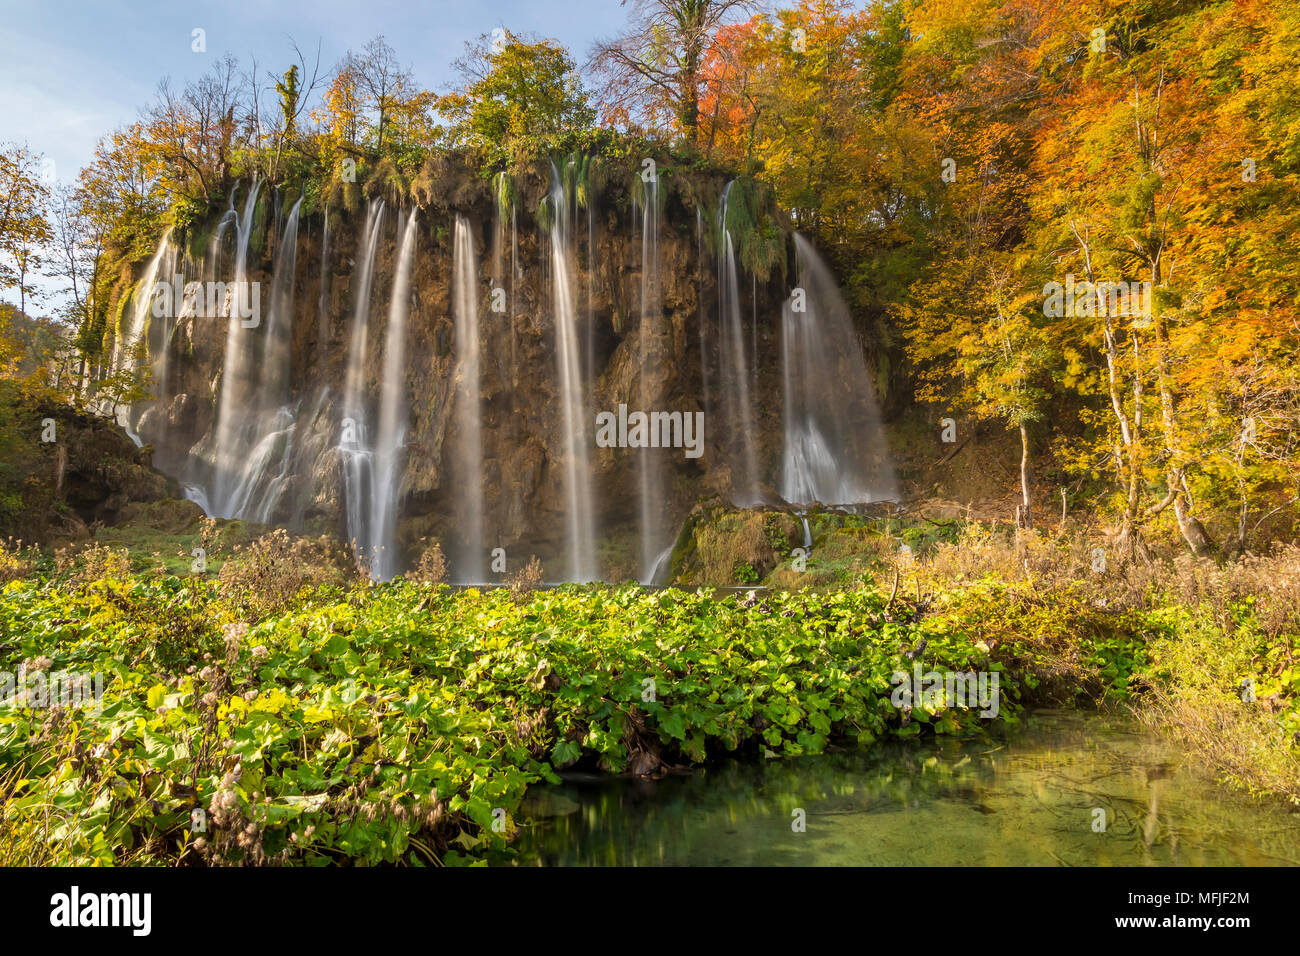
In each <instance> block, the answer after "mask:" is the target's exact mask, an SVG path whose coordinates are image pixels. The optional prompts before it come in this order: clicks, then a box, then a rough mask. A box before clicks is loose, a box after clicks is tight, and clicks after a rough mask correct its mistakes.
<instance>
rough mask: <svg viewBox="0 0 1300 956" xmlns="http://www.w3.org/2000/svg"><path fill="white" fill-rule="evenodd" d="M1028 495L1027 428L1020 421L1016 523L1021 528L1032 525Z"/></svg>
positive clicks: (1032, 518)
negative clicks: (1018, 502)
mask: <svg viewBox="0 0 1300 956" xmlns="http://www.w3.org/2000/svg"><path fill="white" fill-rule="evenodd" d="M1030 505H1031V502H1030V497H1029V428H1028V427H1027V426H1026V425H1025V423H1024V422H1021V423H1020V512H1019V516H1018V520H1017V522H1016V523H1017V524H1018V525H1019V526H1020V527H1022V528H1032V527H1033V526H1034V516H1033V511H1032V509H1031V506H1030Z"/></svg>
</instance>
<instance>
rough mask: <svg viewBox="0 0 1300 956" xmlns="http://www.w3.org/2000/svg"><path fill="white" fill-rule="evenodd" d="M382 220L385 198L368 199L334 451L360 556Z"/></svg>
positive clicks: (367, 496)
mask: <svg viewBox="0 0 1300 956" xmlns="http://www.w3.org/2000/svg"><path fill="white" fill-rule="evenodd" d="M383 219H384V203H383V200H379V199H375V200H371V202H370V207H369V209H368V210H367V211H366V230H365V233H364V234H363V235H364V237H365V245H364V246H363V248H362V252H361V258H360V261H359V262H357V264H356V265H355V266H354V270H356V271H357V278H356V293H357V295H356V302H355V305H354V309H353V313H352V335H351V342H350V345H349V348H348V366H347V373H346V375H345V378H344V387H343V389H344V390H343V420H342V423H341V426H340V430H339V431H340V433H339V444H338V453H339V457H340V458H341V460H342V467H343V499H344V508H345V511H346V513H347V525H348V530H347V533H348V538H349V539H350V540H351V542H352V547H353V548H354V549H355V550H356V551H357V553H358V554H361V553H368V550H367V549H368V548H369V546H370V532H369V522H368V519H369V513H368V511H367V509H366V504H367V503H368V502H369V501H370V500H371V489H370V479H371V461H372V455H371V451H370V446H369V445H368V444H367V435H366V409H365V399H364V396H363V395H362V385H363V378H364V374H365V366H366V342H367V340H368V338H369V334H370V284H371V282H372V280H373V279H374V272H375V249H376V248H377V246H378V244H379V227H380V225H381V224H382V223H383Z"/></svg>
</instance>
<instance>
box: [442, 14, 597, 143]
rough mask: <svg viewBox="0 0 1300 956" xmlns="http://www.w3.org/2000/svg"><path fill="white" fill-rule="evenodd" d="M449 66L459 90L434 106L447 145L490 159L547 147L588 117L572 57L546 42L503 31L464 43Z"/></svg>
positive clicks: (587, 121) (591, 116)
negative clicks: (447, 124)
mask: <svg viewBox="0 0 1300 956" xmlns="http://www.w3.org/2000/svg"><path fill="white" fill-rule="evenodd" d="M455 66H456V69H457V71H458V72H459V73H460V75H461V84H460V87H459V89H457V90H456V91H455V92H453V93H451V94H449V95H448V96H445V97H443V98H442V99H441V100H440V101H439V104H438V108H439V111H440V112H441V113H442V114H443V115H444V116H446V117H447V118H448V119H449V120H450V121H451V122H452V128H451V135H452V142H453V143H455V144H457V145H464V146H470V147H473V148H475V149H477V150H479V151H480V152H482V153H483V154H484V155H485V156H487V157H488V159H489V160H490V161H493V162H496V161H500V160H502V159H508V158H517V157H519V156H522V155H526V154H528V153H531V152H535V151H536V150H538V149H546V148H549V147H552V146H554V145H555V144H557V143H558V142H559V140H560V139H561V138H562V137H563V136H564V135H565V134H568V133H573V132H577V131H580V130H584V129H587V128H589V127H590V126H591V124H592V122H593V120H594V118H595V113H594V111H593V110H592V108H591V106H590V104H589V103H588V101H587V94H586V92H585V91H584V90H583V88H582V83H581V80H580V79H579V77H578V75H577V72H576V69H575V66H574V62H573V59H572V58H571V57H570V56H569V54H568V52H567V51H566V50H565V49H564V48H563V47H562V46H560V45H559V44H558V43H556V42H555V41H553V40H543V39H539V38H536V37H532V38H524V37H520V36H517V35H515V34H513V33H509V32H507V33H506V34H505V37H504V42H502V43H496V42H495V41H494V38H493V37H492V36H490V35H487V34H485V35H483V36H481V37H479V38H478V39H477V40H476V41H474V42H471V43H467V44H466V53H465V56H464V57H462V58H461V59H460V60H458V61H457V62H456V64H455Z"/></svg>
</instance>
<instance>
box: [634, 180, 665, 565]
mask: <svg viewBox="0 0 1300 956" xmlns="http://www.w3.org/2000/svg"><path fill="white" fill-rule="evenodd" d="M641 185H642V191H643V194H642V199H643V202H642V203H641V206H642V207H643V208H642V210H641V324H640V328H639V329H638V330H637V343H638V346H639V352H640V356H639V357H640V365H641V372H640V375H639V376H638V392H639V394H638V400H639V402H640V406H641V411H643V412H645V413H647V414H649V413H650V412H651V411H654V410H658V409H659V403H660V398H661V396H660V395H659V394H658V382H659V363H660V361H661V359H662V354H661V349H662V344H663V343H662V342H661V337H662V335H663V328H662V326H663V307H662V305H661V304H660V296H659V183H658V181H657V180H655V181H651V182H643V183H642V184H641ZM662 455H663V451H662V450H661V449H657V448H641V449H639V450H638V457H639V458H640V462H639V465H640V468H639V472H640V474H639V479H640V480H639V483H638V484H639V490H640V499H641V583H642V584H653V583H654V575H655V571H656V569H657V565H658V563H659V557H660V555H661V554H662V553H663V546H664V545H663V541H662V538H663V536H664V535H663V524H664V518H665V515H664V512H665V510H666V503H665V501H664V491H663V474H662V468H661V465H662V463H663V458H662Z"/></svg>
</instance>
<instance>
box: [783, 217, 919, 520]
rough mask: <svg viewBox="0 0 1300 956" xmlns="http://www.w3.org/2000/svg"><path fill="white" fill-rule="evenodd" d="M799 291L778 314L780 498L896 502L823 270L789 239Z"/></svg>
mask: <svg viewBox="0 0 1300 956" xmlns="http://www.w3.org/2000/svg"><path fill="white" fill-rule="evenodd" d="M794 243H795V256H796V260H797V266H798V277H799V288H801V289H803V291H804V305H805V309H804V310H803V311H800V312H795V311H794V307H793V299H788V300H786V303H785V306H784V307H783V309H782V321H781V332H782V336H781V337H782V353H783V354H782V378H783V385H784V392H785V446H784V452H783V455H782V476H781V496H782V497H783V498H785V499H786V500H787V501H789V502H792V503H797V504H809V503H812V502H821V503H822V504H835V505H848V504H862V503H866V502H869V501H877V500H881V499H892V498H895V497H897V494H898V488H897V485H896V481H895V476H894V469H893V465H892V463H891V461H890V458H889V453H888V449H887V448H886V445H885V440H884V433H883V431H882V429H881V427H880V413H879V411H878V410H877V408H876V400H875V394H874V390H873V388H872V383H871V376H870V374H869V373H868V372H867V366H866V361H865V360H864V358H863V355H862V348H861V345H860V344H859V342H858V339H857V335H856V334H855V332H854V330H853V320H852V318H851V316H850V315H849V309H848V306H847V305H846V304H845V302H844V298H843V297H842V296H841V295H840V291H839V288H838V286H837V285H836V283H835V279H834V277H833V276H832V275H831V272H830V269H829V268H828V267H827V266H826V264H825V263H824V262H823V261H822V259H821V257H820V256H819V255H818V254H817V251H816V250H815V249H814V248H813V247H812V245H811V244H810V243H809V242H808V241H807V240H806V239H804V238H803V236H801V235H799V234H798V233H795V236H794Z"/></svg>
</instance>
